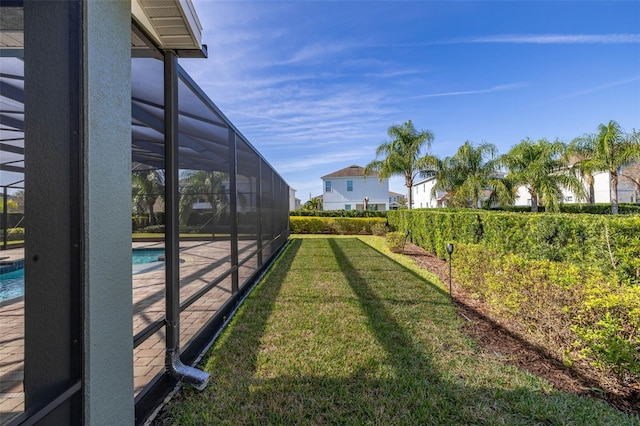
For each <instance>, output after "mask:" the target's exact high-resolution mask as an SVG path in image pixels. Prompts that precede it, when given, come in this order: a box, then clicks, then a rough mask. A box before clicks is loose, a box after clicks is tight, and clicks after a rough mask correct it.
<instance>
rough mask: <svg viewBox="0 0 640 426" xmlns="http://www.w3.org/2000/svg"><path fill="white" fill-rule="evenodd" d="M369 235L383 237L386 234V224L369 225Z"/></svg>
mask: <svg viewBox="0 0 640 426" xmlns="http://www.w3.org/2000/svg"><path fill="white" fill-rule="evenodd" d="M371 233H372V234H373V235H377V236H379V237H384V236H385V235H386V234H387V225H386V223H385V224H383V223H374V224H373V225H371Z"/></svg>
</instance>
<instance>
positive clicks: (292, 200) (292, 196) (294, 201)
mask: <svg viewBox="0 0 640 426" xmlns="http://www.w3.org/2000/svg"><path fill="white" fill-rule="evenodd" d="M301 208H302V202H301V201H300V198H297V197H296V190H295V189H294V188H292V187H289V210H290V211H294V210H300V209H301Z"/></svg>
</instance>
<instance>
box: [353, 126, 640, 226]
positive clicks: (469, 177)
mask: <svg viewBox="0 0 640 426" xmlns="http://www.w3.org/2000/svg"><path fill="white" fill-rule="evenodd" d="M387 135H388V136H389V138H390V140H389V141H386V142H383V143H382V144H380V145H379V146H378V148H377V149H376V158H375V160H373V161H371V162H370V163H369V164H368V165H367V166H366V167H365V175H366V174H368V173H369V172H371V171H375V172H377V173H378V176H379V178H380V179H385V178H389V177H391V176H402V177H403V178H404V180H405V186H406V187H407V189H408V192H407V194H408V207H409V208H411V206H412V202H413V200H412V198H413V196H412V187H413V185H414V183H415V181H416V179H419V178H425V177H429V176H433V177H435V179H436V183H435V186H434V187H433V189H432V196H435V195H436V193H437V191H443V192H445V193H446V199H447V204H448V205H449V206H451V207H469V208H478V207H481V206H482V204H484V205H486V206H490V205H492V204H494V203H499V204H501V205H512V204H514V202H515V198H516V192H517V189H518V188H519V187H524V188H526V190H527V191H528V193H529V195H530V197H531V211H532V212H537V211H538V206H544V207H545V209H546V211H551V212H555V211H559V204H560V201H559V200H561V199H562V188H565V189H568V190H570V191H572V192H573V193H574V194H575V196H576V198H577V199H578V201H585V202H587V203H589V204H593V203H595V197H594V175H595V174H597V173H599V172H608V173H609V177H610V179H609V181H610V182H609V183H610V194H611V213H612V214H617V213H618V181H619V178H620V177H621V176H624V177H626V178H627V179H629V180H630V181H631V182H633V183H634V184H635V185H636V187H637V188H638V189H639V190H640V181H639V179H638V177H637V176H627V175H621V174H620V170H621V168H622V167H623V166H625V165H628V164H630V163H632V162H634V161H637V160H640V132H638V131H636V130H634V131H632V132H631V133H626V132H625V131H624V130H623V129H622V127H621V126H620V125H619V124H618V123H617V122H616V121H615V120H611V121H609V123H607V124H600V125H599V126H598V128H597V131H596V132H595V133H591V134H584V135H582V136H580V137H577V138H575V139H574V140H572V141H571V142H570V143H569V144H565V143H563V142H561V141H559V140H555V141H553V142H552V141H549V140H548V139H545V138H543V139H539V140H537V141H534V140H531V139H530V138H526V139H523V140H522V141H521V142H520V143H518V144H516V145H514V146H513V147H512V148H511V149H510V150H509V152H508V153H506V154H502V155H498V150H497V148H496V146H495V145H493V144H490V143H482V144H479V145H474V144H472V143H471V142H469V141H466V142H465V143H464V144H463V145H462V146H461V147H460V148H459V149H458V150H457V151H456V153H455V154H454V155H453V156H450V157H445V158H443V159H440V158H438V157H436V156H434V155H432V154H430V153H426V154H423V151H424V150H425V148H426V150H427V151H428V150H430V148H431V144H432V143H433V140H434V134H433V132H432V131H430V130H417V129H416V128H415V126H414V125H413V122H412V121H411V120H409V121H407V122H405V123H403V124H401V125H392V126H390V127H389V129H388V130H387ZM583 182H584V184H583ZM585 186H586V188H585ZM487 190H489V191H488V192H489V195H488V196H485V192H486V191H487Z"/></svg>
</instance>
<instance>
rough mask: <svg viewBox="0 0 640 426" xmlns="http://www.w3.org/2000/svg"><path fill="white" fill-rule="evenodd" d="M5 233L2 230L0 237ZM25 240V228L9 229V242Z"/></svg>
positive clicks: (0, 230)
mask: <svg viewBox="0 0 640 426" xmlns="http://www.w3.org/2000/svg"><path fill="white" fill-rule="evenodd" d="M3 232H4V229H0V235H2V233H3ZM23 240H24V228H9V229H8V232H7V241H23Z"/></svg>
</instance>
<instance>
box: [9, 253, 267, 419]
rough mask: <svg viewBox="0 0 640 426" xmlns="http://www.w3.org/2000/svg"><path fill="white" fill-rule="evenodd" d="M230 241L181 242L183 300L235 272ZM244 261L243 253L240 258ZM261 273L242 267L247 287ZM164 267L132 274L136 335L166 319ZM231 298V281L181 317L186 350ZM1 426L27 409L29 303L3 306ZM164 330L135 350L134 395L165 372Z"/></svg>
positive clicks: (250, 265) (252, 264)
mask: <svg viewBox="0 0 640 426" xmlns="http://www.w3.org/2000/svg"><path fill="white" fill-rule="evenodd" d="M252 245H254V244H252V242H243V241H240V242H239V250H240V253H243V252H244V250H246V251H247V252H251V251H252V250H251V246H252ZM163 246H164V243H163V242H155V243H140V242H134V243H133V248H162V247H163ZM230 253H231V246H230V242H229V241H181V242H180V261H181V264H180V277H181V279H180V300H181V301H184V300H186V298H188V297H189V296H191V295H192V294H194V293H195V292H196V291H197V290H199V289H200V288H202V287H203V286H204V285H206V284H208V283H209V282H211V281H213V280H214V279H215V278H217V277H219V276H220V275H222V274H223V273H224V272H226V271H227V270H228V269H229V268H230ZM5 256H7V258H5V259H2V261H11V262H13V261H17V260H20V259H23V258H24V249H10V250H3V251H0V258H3V257H5ZM241 259H242V254H241ZM255 268H256V263H255V259H251V260H249V261H248V262H247V263H246V264H245V265H244V266H243V267H241V268H240V270H239V274H240V283H243V282H244V281H245V280H246V279H247V278H248V277H249V276H250V275H252V274H253V272H254V271H255ZM164 274H165V271H164V265H163V264H158V265H157V266H154V267H150V268H146V269H145V271H144V272H142V273H135V274H133V275H132V291H133V318H132V328H133V335H134V336H135V335H136V333H138V332H140V331H141V330H143V329H144V328H145V327H147V326H148V325H149V324H151V323H153V322H154V321H156V320H159V319H162V318H164V309H165V299H164V294H165V284H164V282H165V281H164ZM230 296H231V279H230V277H227V278H226V279H225V280H223V281H222V282H221V283H220V284H218V285H217V286H216V287H214V288H213V289H211V290H210V291H209V292H208V293H206V294H205V295H204V296H203V297H202V298H200V299H199V300H198V301H196V302H195V303H194V304H193V305H191V306H190V307H189V308H187V309H186V310H185V311H183V312H182V313H181V315H180V343H181V345H184V344H185V343H187V342H189V340H190V339H191V338H192V337H193V336H194V335H195V333H196V332H197V331H198V330H199V329H200V328H201V327H202V326H203V325H204V324H205V323H206V322H207V321H208V320H209V319H210V318H211V317H212V316H213V315H214V314H215V313H216V312H217V311H218V310H219V309H220V307H221V306H222V305H223V304H224V303H225V302H226V301H227V300H228V299H229V298H230ZM0 324H1V325H0V329H1V331H2V333H1V336H2V337H0V424H2V423H5V422H6V421H8V420H9V419H10V418H11V417H13V416H15V415H16V414H19V413H20V412H22V411H23V410H24V387H23V377H24V301H22V300H19V301H16V302H14V303H10V304H7V305H4V306H0ZM164 339H165V335H164V328H162V329H161V330H160V331H158V332H156V333H155V334H154V335H152V336H151V337H150V338H148V339H147V340H145V341H144V342H142V343H141V344H140V345H139V346H138V347H137V348H135V349H134V350H133V364H134V395H137V394H138V392H140V390H142V389H143V388H144V386H145V385H146V384H147V383H149V382H150V381H151V379H153V377H155V376H156V375H157V374H159V373H162V372H163V371H164V352H165V340H164Z"/></svg>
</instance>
